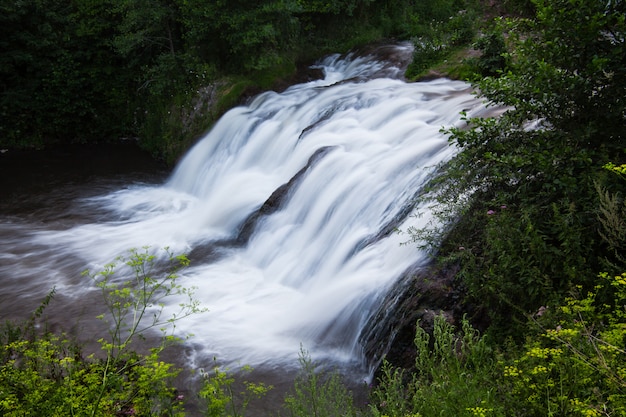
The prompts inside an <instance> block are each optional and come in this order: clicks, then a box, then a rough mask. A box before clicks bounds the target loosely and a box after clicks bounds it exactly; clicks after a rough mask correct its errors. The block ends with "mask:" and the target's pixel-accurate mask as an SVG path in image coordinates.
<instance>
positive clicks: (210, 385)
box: [198, 367, 273, 417]
mask: <svg viewBox="0 0 626 417" xmlns="http://www.w3.org/2000/svg"><path fill="white" fill-rule="evenodd" d="M242 371H243V372H239V374H238V376H239V377H242V376H243V373H245V372H248V371H252V369H251V368H248V367H244V369H243V370H242ZM201 376H202V379H203V384H202V388H201V389H200V391H199V392H198V396H199V397H200V398H201V399H202V400H203V402H204V404H203V407H204V410H205V411H204V415H206V416H207V417H222V416H228V417H243V416H244V415H245V414H246V410H247V408H248V405H249V404H250V402H251V401H253V400H258V399H260V398H263V397H264V396H265V394H267V392H268V391H270V390H271V389H272V388H273V387H272V386H271V385H266V384H264V383H262V382H250V381H245V380H244V381H236V380H235V377H234V376H233V375H232V374H230V373H229V372H228V371H227V370H222V369H220V368H219V367H215V368H214V369H213V372H211V373H209V372H202V374H201ZM241 384H242V385H243V388H242V390H241V391H237V390H238V389H239V388H238V387H239V385H241Z"/></svg>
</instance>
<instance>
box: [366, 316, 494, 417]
mask: <svg viewBox="0 0 626 417" xmlns="http://www.w3.org/2000/svg"><path fill="white" fill-rule="evenodd" d="M461 326H462V331H461V332H460V333H459V334H457V333H456V331H455V329H454V327H453V326H452V325H451V324H449V323H448V322H447V321H446V318H445V317H444V316H443V315H438V316H436V317H435V321H434V328H433V334H432V340H431V336H430V335H429V334H428V333H427V332H426V331H425V330H424V329H422V327H420V325H419V323H418V325H417V331H416V336H415V347H416V349H417V358H416V361H415V369H413V370H412V371H413V373H412V375H410V376H407V375H405V371H403V370H399V369H393V368H392V367H391V366H390V365H389V364H388V363H385V364H384V365H383V376H382V377H381V379H380V381H379V382H380V383H379V385H378V386H377V387H376V388H375V390H374V391H373V393H372V404H371V411H372V415H374V416H390V417H396V416H398V417H399V416H409V415H410V416H432V415H454V416H463V415H466V416H480V415H493V416H498V415H506V414H505V413H504V410H503V409H502V406H501V405H500V404H499V401H498V400H499V392H498V389H497V385H496V384H494V381H495V380H496V379H495V377H496V376H497V374H498V368H497V366H496V361H495V360H494V357H495V355H494V354H493V352H492V351H491V350H490V348H489V347H488V346H487V343H486V341H485V339H484V338H483V337H481V336H480V335H479V334H478V332H477V331H476V330H475V329H473V328H472V326H471V325H470V324H469V322H468V321H467V320H466V319H463V321H462V324H461Z"/></svg>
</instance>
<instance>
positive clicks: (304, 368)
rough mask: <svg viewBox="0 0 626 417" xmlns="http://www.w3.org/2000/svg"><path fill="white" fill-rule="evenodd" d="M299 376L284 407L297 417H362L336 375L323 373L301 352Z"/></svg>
mask: <svg viewBox="0 0 626 417" xmlns="http://www.w3.org/2000/svg"><path fill="white" fill-rule="evenodd" d="M299 360H300V366H301V370H300V375H299V376H298V378H297V379H296V381H295V383H294V386H293V393H292V394H289V395H288V396H287V397H286V398H285V407H286V408H287V410H288V411H289V415H291V416H294V417H347V416H357V415H359V413H358V411H357V409H356V408H355V406H354V402H353V399H352V394H351V393H350V392H349V391H348V389H347V388H346V387H345V386H344V385H343V383H342V380H341V376H340V375H339V374H338V373H334V372H330V373H329V372H320V371H319V369H317V365H315V364H314V363H313V361H312V360H311V357H310V356H309V354H308V352H306V351H305V350H303V349H301V350H300V357H299Z"/></svg>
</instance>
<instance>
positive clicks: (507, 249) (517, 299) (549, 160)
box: [432, 0, 626, 323]
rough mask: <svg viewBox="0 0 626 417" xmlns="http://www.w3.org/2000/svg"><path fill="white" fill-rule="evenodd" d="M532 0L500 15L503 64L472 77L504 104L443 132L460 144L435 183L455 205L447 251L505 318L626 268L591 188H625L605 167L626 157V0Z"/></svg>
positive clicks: (436, 191) (439, 196) (476, 293)
mask: <svg viewBox="0 0 626 417" xmlns="http://www.w3.org/2000/svg"><path fill="white" fill-rule="evenodd" d="M533 3H534V8H535V10H536V16H534V17H532V18H524V19H510V20H502V21H500V30H501V31H502V33H503V34H504V35H505V37H506V39H507V42H508V46H509V48H508V50H509V53H508V56H507V57H506V58H507V62H508V63H509V64H508V69H507V70H506V71H505V72H503V73H501V74H498V75H496V76H492V77H487V78H484V79H482V80H481V81H480V82H478V84H477V87H478V89H479V91H480V94H481V95H482V96H484V97H485V98H486V99H488V100H489V101H491V102H492V103H494V106H501V107H502V109H504V110H506V111H505V112H504V113H503V114H502V115H501V116H498V117H492V118H476V119H471V120H467V122H468V126H467V127H466V128H462V129H453V130H451V131H450V133H451V142H452V144H454V145H455V146H457V147H459V149H460V153H459V155H458V157H456V158H455V159H454V160H453V161H452V162H451V163H450V165H449V166H448V167H446V170H445V172H444V173H443V175H442V176H441V177H440V178H439V179H438V180H436V182H435V183H433V188H432V193H433V194H432V196H434V197H433V198H434V199H435V200H436V201H438V202H439V203H440V204H441V206H440V207H443V208H442V210H441V211H442V215H443V214H445V213H448V214H452V215H458V214H459V213H460V214H462V218H461V219H460V220H459V221H458V222H456V223H455V225H454V227H453V228H452V229H451V230H450V233H449V235H448V238H447V240H446V245H447V246H446V250H447V251H448V254H449V255H450V257H451V258H452V259H456V260H460V261H461V264H462V265H463V269H462V276H463V277H465V284H466V285H467V286H468V290H469V291H470V294H471V295H472V296H473V297H474V300H482V301H484V302H485V303H484V304H483V305H488V306H489V307H490V308H491V309H492V312H491V315H492V317H493V319H494V320H496V321H501V322H502V323H506V322H507V321H509V320H510V319H511V318H512V317H517V318H519V319H520V320H522V321H523V320H524V318H523V317H524V314H527V313H529V312H532V311H536V309H537V308H539V307H540V306H541V305H542V304H543V303H547V302H549V301H550V300H551V299H553V298H554V297H558V296H559V294H563V293H564V292H566V291H568V290H569V289H570V288H571V287H572V285H574V284H581V283H582V284H586V285H591V284H592V282H582V281H584V280H585V279H586V278H585V277H592V276H593V275H594V274H593V271H597V270H602V269H603V268H613V269H611V271H612V272H616V273H617V272H618V271H619V269H620V268H623V265H621V264H620V263H619V262H618V261H617V260H616V259H615V258H614V257H612V256H611V255H607V253H608V252H607V242H606V239H603V238H602V233H600V231H601V230H602V227H603V226H602V224H600V222H599V219H598V215H597V213H598V210H599V205H600V202H599V197H598V193H597V188H598V186H599V185H600V186H601V187H607V189H608V190H609V193H616V192H617V191H618V190H619V189H620V187H622V185H621V184H619V183H618V182H616V180H615V179H614V178H611V176H608V175H607V173H606V170H603V169H602V167H603V165H605V164H606V163H607V162H609V161H616V162H622V161H623V160H624V158H625V157H626V155H625V154H624V151H625V149H626V147H625V144H626V142H625V137H624V135H625V132H626V101H625V100H626V99H625V98H626V73H625V69H626V65H625V64H626V62H625V61H624V60H625V59H626V50H625V42H626V39H625V38H626V23H625V16H626V13H625V12H626V3H624V2H622V1H616V2H614V1H609V2H597V1H589V0H557V1H544V0H536V1H534V2H533ZM618 198H621V197H618Z"/></svg>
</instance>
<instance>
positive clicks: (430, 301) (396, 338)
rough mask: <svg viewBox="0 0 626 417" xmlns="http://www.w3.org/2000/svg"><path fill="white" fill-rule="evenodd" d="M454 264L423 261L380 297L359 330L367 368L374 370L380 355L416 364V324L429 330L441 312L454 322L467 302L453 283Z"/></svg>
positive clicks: (404, 364)
mask: <svg viewBox="0 0 626 417" xmlns="http://www.w3.org/2000/svg"><path fill="white" fill-rule="evenodd" d="M457 271H458V268H457V267H439V266H436V265H426V266H422V267H418V268H415V269H413V270H411V271H407V273H406V274H405V277H404V278H403V279H402V280H401V281H400V283H398V284H397V285H396V287H395V289H394V290H393V291H391V292H390V293H389V294H388V295H387V297H386V298H385V300H384V301H383V303H382V305H381V308H380V309H379V311H378V312H377V313H376V314H375V315H374V316H373V319H372V320H371V321H370V323H369V324H368V325H367V327H366V328H365V330H364V331H363V333H362V344H363V346H364V349H365V354H366V357H367V358H368V360H369V363H370V368H371V369H373V370H376V372H375V377H377V376H378V375H377V370H378V368H379V367H380V365H381V363H382V360H383V358H385V359H386V360H387V361H388V362H389V363H390V364H391V365H393V366H395V367H400V368H404V369H411V368H413V366H414V364H415V357H416V353H417V352H416V349H415V345H414V342H413V341H414V338H415V330H416V325H417V323H418V321H419V324H420V326H421V327H422V328H423V329H424V330H426V331H427V332H428V333H432V329H433V322H434V318H435V316H437V315H440V314H443V315H444V316H445V317H446V318H447V319H448V321H449V322H450V323H451V324H453V325H455V324H457V323H459V322H460V319H461V318H462V317H463V314H464V313H465V312H467V311H468V306H465V305H463V295H464V294H463V291H462V289H461V288H459V287H458V286H457V285H455V279H454V277H455V274H456V272H457Z"/></svg>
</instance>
